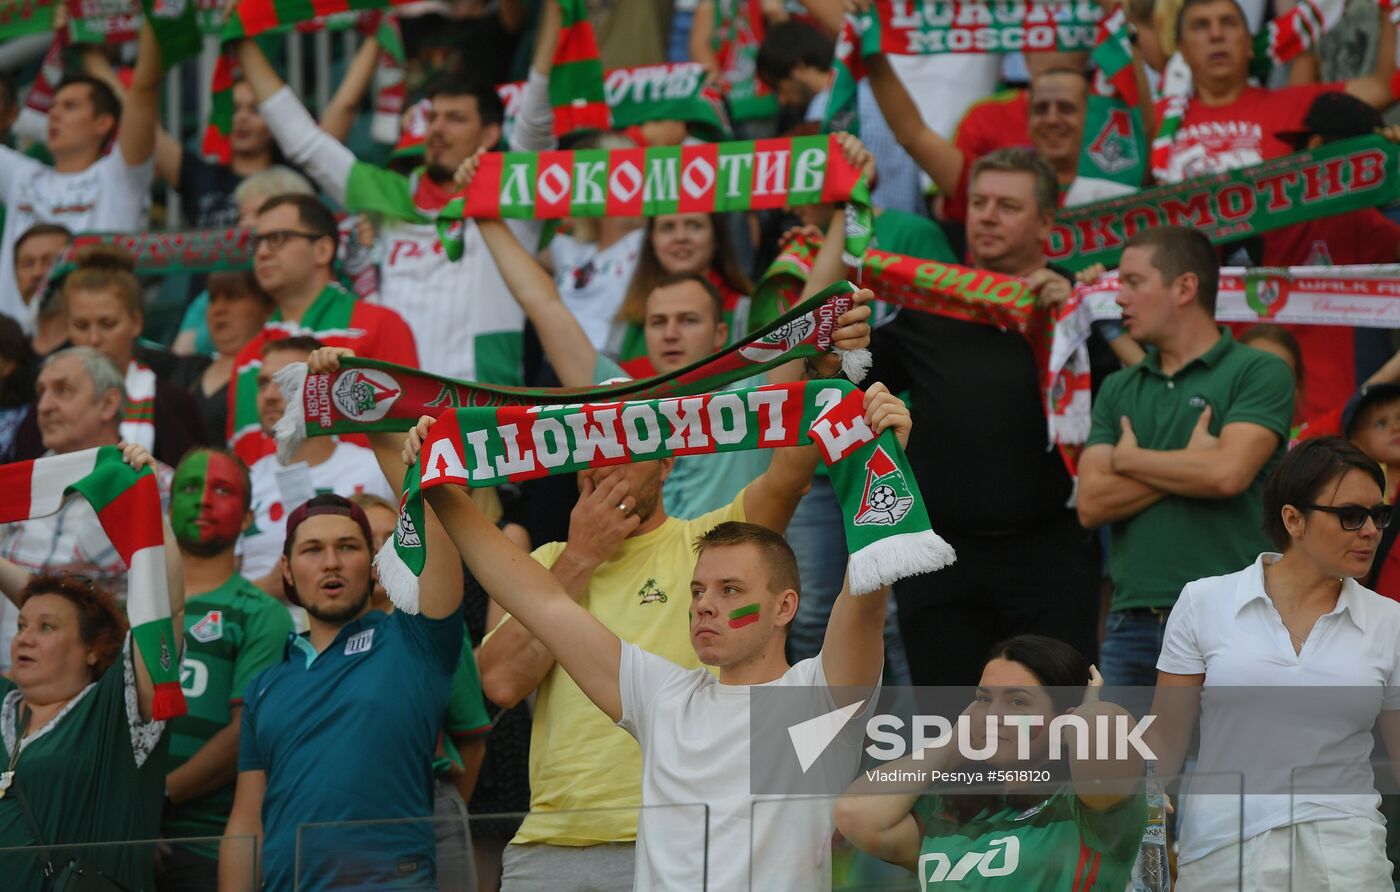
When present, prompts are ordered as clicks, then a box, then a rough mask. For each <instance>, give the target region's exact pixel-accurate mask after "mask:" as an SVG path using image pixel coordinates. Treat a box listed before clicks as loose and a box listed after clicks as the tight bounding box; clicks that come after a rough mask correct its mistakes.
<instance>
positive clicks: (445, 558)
mask: <svg viewBox="0 0 1400 892" xmlns="http://www.w3.org/2000/svg"><path fill="white" fill-rule="evenodd" d="M354 355H355V354H354V351H352V350H349V349H348V348H345V347H322V348H321V349H319V350H315V351H313V352H312V354H311V355H310V356H309V357H307V360H306V368H307V373H308V374H312V375H332V374H335V373H336V372H338V371H340V358H341V357H342V356H354ZM369 445H370V448H371V449H373V450H374V457H375V459H376V460H377V461H378V462H379V470H380V471H381V472H383V474H384V477H385V479H387V480H388V481H389V487H390V488H391V489H393V490H394V492H398V491H399V490H400V489H401V488H402V487H403V478H404V474H405V473H406V472H407V467H406V466H405V465H404V462H403V450H402V445H403V441H402V440H401V439H399V435H398V434H393V433H385V432H377V433H371V434H369ZM424 523H425V525H426V526H427V530H426V534H425V535H426V539H425V541H426V543H427V554H428V563H427V565H426V566H425V567H424V568H423V574H422V576H421V577H420V579H419V582H418V609H419V611H420V612H421V613H422V614H423V615H424V616H426V617H428V618H429V619H444V618H446V617H449V616H451V615H452V614H454V613H456V612H457V610H458V609H460V608H461V606H462V564H461V562H460V561H458V560H457V559H456V558H455V557H454V556H453V555H452V549H451V547H450V545H451V543H450V541H449V540H448V538H447V533H446V531H445V530H443V528H442V524H441V523H439V522H438V519H437V518H436V517H435V516H433V512H432V511H425V512H424Z"/></svg>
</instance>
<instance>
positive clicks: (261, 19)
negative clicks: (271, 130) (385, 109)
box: [142, 0, 409, 164]
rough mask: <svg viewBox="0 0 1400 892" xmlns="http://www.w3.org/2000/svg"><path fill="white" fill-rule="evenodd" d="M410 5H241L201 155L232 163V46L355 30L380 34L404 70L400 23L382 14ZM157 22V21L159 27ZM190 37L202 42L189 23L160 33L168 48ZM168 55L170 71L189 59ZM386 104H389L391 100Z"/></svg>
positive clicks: (218, 66) (267, 0)
mask: <svg viewBox="0 0 1400 892" xmlns="http://www.w3.org/2000/svg"><path fill="white" fill-rule="evenodd" d="M142 2H146V3H149V2H152V0H142ZM406 2H409V0H240V2H239V3H238V5H237V6H235V7H234V10H233V15H232V16H231V17H230V18H229V20H228V21H227V22H226V23H225V24H224V26H223V28H222V30H221V31H220V32H219V36H220V38H221V39H222V40H223V43H224V51H223V52H222V53H220V54H219V58H218V61H217V62H215V64H214V73H213V77H212V80H211V83H210V86H209V91H210V94H211V97H210V98H211V102H210V107H209V121H208V122H207V123H206V124H205V128H204V141H203V144H202V145H201V147H200V151H201V152H202V153H203V154H204V155H205V156H207V157H209V158H214V159H217V160H218V161H219V162H220V163H222V164H227V163H228V162H229V160H230V159H231V158H232V150H231V149H230V147H229V142H228V140H229V134H230V133H231V132H232V131H233V84H234V82H235V81H236V80H237V79H238V58H237V56H236V55H235V53H234V50H233V47H232V46H231V45H230V44H232V43H233V42H234V41H237V40H243V39H245V38H249V37H256V36H258V35H260V34H268V33H277V32H281V31H291V30H296V31H297V32H299V33H303V34H310V33H314V32H316V31H321V30H327V31H337V30H343V29H346V28H355V29H357V30H359V31H361V32H372V33H374V34H375V36H376V37H377V38H378V40H379V45H380V47H381V49H382V50H383V52H384V53H385V54H386V55H387V56H388V58H389V60H390V61H391V62H392V64H394V65H397V66H400V67H401V66H402V65H403V64H404V57H403V40H402V39H401V37H400V36H399V33H398V26H397V23H396V22H395V21H394V19H393V18H392V17H391V16H387V15H383V14H382V11H383V10H386V9H391V8H393V7H395V6H402V5H404V4H405V3H406ZM155 21H156V20H155V19H154V18H152V23H153V24H154V23H155ZM190 35H194V36H195V37H198V32H197V31H192V30H190V28H189V24H188V22H182V25H181V27H180V29H179V34H178V36H176V35H171V36H170V37H165V36H164V35H162V34H161V32H160V31H159V29H158V30H157V37H158V38H159V39H160V40H161V41H162V43H161V46H162V48H164V46H165V42H166V41H170V42H172V43H173V42H175V41H177V40H178V41H179V43H178V44H177V45H179V46H185V45H186V42H187V41H188V40H189V39H190ZM193 49H194V52H198V50H199V46H198V45H197V44H196V45H194V47H193ZM162 52H163V55H162V58H163V60H164V62H165V67H166V68H169V67H171V66H172V65H174V64H176V63H177V62H180V61H183V58H187V56H186V57H181V56H178V55H174V54H172V53H170V52H165V51H164V49H163V50H162ZM192 54H193V53H191V55H192ZM391 95H392V93H391ZM380 99H382V100H384V101H386V102H387V101H389V100H388V98H386V97H380ZM377 101H378V100H377Z"/></svg>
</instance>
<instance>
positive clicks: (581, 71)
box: [549, 0, 612, 136]
mask: <svg viewBox="0 0 1400 892" xmlns="http://www.w3.org/2000/svg"><path fill="white" fill-rule="evenodd" d="M558 2H559V10H560V12H561V13H562V14H563V19H562V22H561V26H560V29H559V43H558V45H557V46H556V47H555V49H554V65H553V67H552V68H550V70H549V104H550V105H552V106H553V107H554V135H555V136H563V135H565V134H568V133H573V132H574V131H575V130H610V129H612V115H611V113H610V112H609V110H608V102H607V99H606V98H605V96H604V94H603V61H602V59H600V58H599V57H598V41H597V39H596V38H595V37H594V36H593V23H592V22H590V21H588V4H587V2H585V0H558Z"/></svg>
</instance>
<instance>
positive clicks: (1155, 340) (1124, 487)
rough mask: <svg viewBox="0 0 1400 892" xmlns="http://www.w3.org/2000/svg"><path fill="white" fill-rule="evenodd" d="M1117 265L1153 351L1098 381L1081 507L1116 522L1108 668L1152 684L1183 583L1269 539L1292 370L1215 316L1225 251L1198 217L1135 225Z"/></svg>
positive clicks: (1085, 518)
mask: <svg viewBox="0 0 1400 892" xmlns="http://www.w3.org/2000/svg"><path fill="white" fill-rule="evenodd" d="M1118 272H1119V278H1120V280H1121V282H1122V284H1121V286H1120V290H1119V293H1118V304H1119V306H1121V307H1122V308H1123V324H1124V325H1125V327H1126V328H1127V330H1128V334H1130V335H1132V336H1133V338H1135V339H1136V340H1137V341H1138V342H1139V343H1142V344H1145V345H1147V347H1148V351H1147V358H1146V359H1144V360H1143V361H1142V362H1141V363H1139V364H1138V365H1136V366H1133V367H1132V368H1127V369H1123V370H1122V371H1119V372H1115V373H1114V374H1112V375H1110V376H1109V377H1108V379H1107V380H1106V381H1104V384H1103V387H1102V388H1101V389H1100V391H1099V395H1098V398H1097V400H1096V401H1095V403H1094V421H1093V428H1092V430H1091V431H1090V433H1089V440H1088V443H1087V448H1086V449H1085V450H1084V455H1083V456H1082V457H1081V459H1080V464H1079V503H1078V507H1079V520H1080V522H1081V523H1082V524H1084V526H1086V527H1097V526H1102V525H1104V524H1111V525H1112V526H1111V532H1112V535H1111V539H1110V550H1109V560H1108V571H1109V576H1110V577H1111V578H1112V580H1113V604H1112V608H1111V612H1110V613H1109V616H1108V634H1107V637H1106V638H1105V639H1104V643H1103V649H1102V652H1101V655H1100V657H1099V667H1100V669H1101V671H1102V672H1103V676H1104V679H1105V681H1106V682H1107V683H1108V684H1110V685H1144V686H1151V685H1153V684H1155V683H1156V679H1157V672H1156V665H1157V655H1158V652H1159V651H1160V650H1161V646H1162V632H1163V629H1164V628H1165V626H1166V619H1167V614H1168V613H1169V612H1170V611H1171V608H1172V605H1173V604H1175V603H1176V599H1177V595H1179V594H1180V592H1181V589H1182V586H1184V585H1185V584H1186V583H1187V582H1190V581H1192V580H1194V579H1200V578H1202V577H1206V576H1217V575H1220V574H1224V573H1233V572H1234V571H1236V570H1239V569H1240V568H1242V567H1245V566H1247V565H1248V564H1250V563H1251V562H1252V561H1253V560H1254V559H1255V558H1256V557H1257V556H1258V555H1259V553H1260V552H1262V551H1268V550H1269V542H1268V540H1267V539H1266V538H1265V537H1264V535H1263V533H1262V532H1261V531H1260V527H1259V524H1260V519H1261V515H1260V512H1261V510H1262V508H1261V504H1260V492H1261V490H1262V489H1263V486H1264V480H1265V478H1266V476H1267V474H1268V472H1269V471H1270V470H1271V469H1272V468H1273V466H1274V464H1275V463H1276V462H1277V461H1278V459H1279V457H1280V456H1281V455H1282V454H1283V451H1284V444H1285V442H1286V441H1287V439H1288V428H1289V425H1290V424H1291V423H1292V420H1293V376H1292V373H1291V372H1290V371H1289V370H1288V367H1287V366H1286V365H1285V364H1284V362H1283V360H1281V359H1279V358H1278V357H1276V356H1271V355H1269V354H1266V353H1263V352H1261V351H1258V350H1254V349H1251V348H1249V347H1245V346H1243V345H1241V344H1239V343H1236V341H1235V339H1234V338H1233V337H1231V335H1230V332H1229V331H1228V330H1225V329H1222V328H1220V327H1218V326H1217V325H1216V324H1215V295H1216V288H1217V285H1218V284H1219V280H1220V264H1219V260H1218V259H1217V257H1216V253H1215V249H1214V248H1213V247H1212V246H1211V244H1210V242H1209V241H1207V239H1206V238H1205V236H1203V235H1201V234H1200V233H1199V232H1197V231H1195V230H1194V229H1188V228H1184V227H1177V226H1166V227H1159V228H1157V229H1149V230H1145V231H1143V232H1140V233H1138V234H1137V235H1135V236H1134V237H1133V238H1132V239H1130V240H1129V242H1128V247H1127V248H1126V249H1125V250H1124V252H1123V259H1122V261H1121V262H1120V264H1119V270H1118Z"/></svg>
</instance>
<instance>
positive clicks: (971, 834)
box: [836, 635, 1147, 892]
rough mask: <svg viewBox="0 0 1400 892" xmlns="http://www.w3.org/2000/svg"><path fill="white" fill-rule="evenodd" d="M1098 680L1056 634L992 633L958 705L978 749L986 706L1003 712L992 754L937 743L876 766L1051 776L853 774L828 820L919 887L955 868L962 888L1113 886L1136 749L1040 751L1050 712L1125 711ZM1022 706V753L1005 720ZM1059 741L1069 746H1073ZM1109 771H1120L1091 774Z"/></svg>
mask: <svg viewBox="0 0 1400 892" xmlns="http://www.w3.org/2000/svg"><path fill="white" fill-rule="evenodd" d="M1102 684H1103V680H1102V678H1100V677H1099V675H1098V673H1097V672H1096V671H1095V670H1094V669H1093V667H1091V666H1090V665H1089V664H1088V663H1087V661H1085V659H1084V657H1083V656H1081V655H1080V653H1079V652H1078V651H1077V650H1075V649H1074V648H1072V647H1070V646H1069V645H1068V644H1065V643H1064V642H1062V641H1057V640H1055V639H1053V638H1046V637H1044V636H1041V635H1020V636H1018V637H1016V638H1012V639H1010V640H1008V641H1005V642H1002V643H1001V644H999V645H997V646H996V647H995V648H993V649H992V655H991V657H990V658H989V659H988V661H987V663H986V665H985V666H984V667H983V670H982V679H981V681H980V683H979V684H978V688H977V699H976V700H975V701H974V702H973V703H972V704H971V705H970V706H968V708H967V710H966V711H965V713H964V714H965V715H967V716H969V717H970V718H971V723H970V724H971V729H972V734H971V735H970V736H971V737H972V740H971V743H972V745H973V746H974V747H976V748H978V749H981V748H982V747H983V746H984V744H985V742H986V741H984V740H982V739H979V738H978V732H979V730H984V729H985V727H986V725H985V718H986V717H987V716H989V715H995V716H997V717H998V718H999V719H1000V720H1001V722H1002V723H1003V724H1002V728H1003V732H1002V735H1000V736H999V737H998V742H997V744H996V750H995V752H994V753H993V754H992V756H991V757H990V758H989V759H986V760H985V761H979V762H970V761H966V760H964V759H963V758H962V757H961V756H959V755H958V754H957V752H956V751H955V749H954V748H953V747H945V748H940V749H936V750H925V751H924V752H923V753H921V754H920V756H921V758H919V759H917V760H915V758H914V757H912V756H911V757H908V758H906V759H902V760H900V761H899V762H896V763H892V764H889V765H886V766H884V767H885V768H886V769H891V770H898V769H912V770H914V771H919V770H922V771H924V772H933V771H943V772H950V771H959V770H966V771H968V772H969V773H971V774H973V775H974V776H977V775H978V774H980V775H981V776H983V777H991V776H992V775H993V774H994V773H995V772H997V771H1028V772H1030V773H1032V774H1034V773H1035V772H1036V771H1046V772H1048V774H1049V776H1050V777H1051V778H1052V779H1053V780H1054V781H1056V783H1053V784H1051V785H1050V786H1049V787H1047V786H1046V785H1044V784H1036V785H1034V786H1033V787H1031V786H1028V785H1025V784H1017V783H1010V782H1008V783H1006V784H1004V785H1003V787H1002V789H1001V790H1000V791H999V792H997V793H995V794H987V793H985V792H982V793H976V794H973V793H969V794H963V795H958V794H947V793H943V794H926V793H925V792H923V790H918V791H915V792H895V793H891V792H890V790H891V789H894V788H892V787H891V786H888V785H884V786H882V785H877V784H875V783H873V782H870V781H867V780H866V779H864V778H862V779H860V780H858V781H857V782H856V783H855V784H854V785H853V786H852V787H851V790H850V792H849V793H848V794H847V795H846V796H845V797H843V798H842V799H841V801H840V802H839V803H838V804H837V806H836V826H837V828H838V829H839V830H840V831H841V832H842V833H843V834H844V835H845V836H846V837H847V838H848V839H850V840H851V841H852V842H853V843H855V844H856V845H857V846H859V847H860V848H861V849H863V850H864V851H866V852H869V853H870V854H872V855H874V856H875V857H877V858H880V859H882V860H885V861H889V862H890V863H892V864H898V865H900V866H901V867H904V868H906V869H908V870H910V871H914V872H915V873H917V874H918V875H919V886H920V888H921V889H933V888H941V884H942V883H943V882H947V881H952V880H954V879H956V885H957V888H958V889H961V890H1008V892H1009V890H1015V892H1021V890H1027V889H1036V890H1042V892H1061V890H1062V892H1122V890H1123V889H1125V888H1127V887H1128V884H1129V881H1130V878H1131V874H1132V869H1133V862H1134V860H1135V859H1136V857H1137V853H1138V849H1139V848H1140V847H1141V845H1142V837H1143V831H1144V829H1145V827H1146V824H1147V801H1146V797H1145V796H1144V795H1143V793H1142V789H1143V788H1142V786H1141V777H1142V772H1143V763H1142V760H1141V759H1140V758H1138V757H1137V756H1135V755H1132V754H1131V753H1130V754H1129V756H1128V758H1127V759H1124V760H1122V761H1114V762H1111V763H1106V764H1107V767H1105V768H1100V765H1098V764H1094V763H1089V762H1087V760H1086V761H1084V762H1078V763H1076V764H1073V765H1069V764H1066V763H1065V762H1064V761H1055V760H1052V759H1051V758H1050V751H1049V736H1050V735H1049V734H1048V733H1046V729H1047V727H1048V725H1049V723H1050V720H1051V719H1052V718H1054V717H1056V716H1059V715H1064V714H1066V713H1070V712H1074V713H1076V714H1078V715H1080V716H1081V717H1083V718H1084V719H1085V720H1086V721H1087V722H1088V723H1089V726H1090V727H1093V726H1094V724H1095V721H1094V720H1095V717H1096V716H1099V715H1104V716H1111V715H1117V714H1122V715H1126V714H1127V713H1126V712H1125V711H1124V710H1122V709H1121V708H1120V707H1118V706H1116V705H1114V704H1111V703H1101V702H1099V700H1098V696H1097V693H1094V692H1093V691H1092V688H1094V687H1097V686H1100V685H1102ZM1086 687H1087V688H1089V689H1091V690H1090V691H1089V693H1087V694H1086V696H1084V698H1083V701H1082V703H1081V702H1080V701H1079V694H1078V692H1079V691H1084V690H1086ZM1031 717H1034V718H1038V719H1040V720H1041V723H1040V724H1039V725H1038V726H1037V725H1032V726H1031V730H1030V748H1029V755H1030V758H1029V759H1020V758H1018V757H1017V752H1016V749H1017V738H1018V737H1019V735H1018V734H1015V733H1011V731H1012V728H1013V727H1014V725H1015V724H1016V723H1017V722H1018V721H1024V720H1026V719H1029V718H1031ZM1066 737H1068V735H1066ZM1063 749H1064V751H1065V752H1073V751H1074V746H1073V744H1072V743H1069V744H1068V745H1066V746H1065V747H1064V748H1063ZM1109 772H1112V776H1113V777H1115V778H1118V779H1119V782H1118V783H1115V784H1109V785H1103V784H1101V783H1100V782H1101V781H1103V780H1105V779H1107V776H1108V775H1109ZM1124 778H1127V779H1129V782H1128V783H1127V784H1124V783H1123V780H1122V779H1124ZM987 786H989V785H987V784H983V785H982V789H984V790H985V789H986V787H987ZM990 786H996V784H991V785H990ZM882 794H883V795H882Z"/></svg>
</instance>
